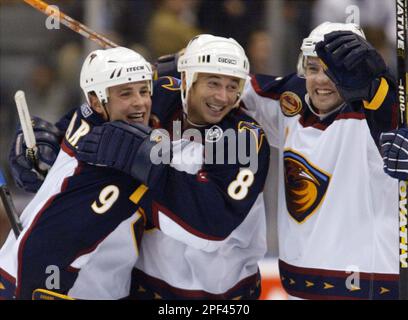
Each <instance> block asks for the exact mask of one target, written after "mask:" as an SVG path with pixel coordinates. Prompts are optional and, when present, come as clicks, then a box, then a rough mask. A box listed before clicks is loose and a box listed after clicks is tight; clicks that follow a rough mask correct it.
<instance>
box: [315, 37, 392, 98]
mask: <svg viewBox="0 0 408 320" xmlns="http://www.w3.org/2000/svg"><path fill="white" fill-rule="evenodd" d="M316 53H317V55H318V56H319V58H320V59H321V60H323V62H324V63H325V64H326V66H327V70H325V72H326V74H327V75H328V76H329V78H330V79H331V80H332V81H333V82H334V84H335V85H336V87H337V89H338V90H339V93H340V95H341V96H342V97H343V99H344V100H345V101H347V102H353V101H358V100H360V101H361V100H367V101H371V99H372V98H373V97H374V95H375V93H376V91H377V89H378V86H379V84H380V79H379V78H380V76H381V75H384V74H385V73H386V70H387V66H386V65H385V62H384V60H383V59H382V57H381V55H380V54H379V53H378V52H377V50H376V49H375V48H374V47H373V46H372V45H371V44H370V43H368V42H367V41H366V40H365V39H364V38H362V37H360V36H358V35H357V34H355V33H353V32H351V31H334V32H331V33H329V34H327V35H325V36H324V41H320V42H319V43H317V44H316Z"/></svg>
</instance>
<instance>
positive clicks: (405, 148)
mask: <svg viewBox="0 0 408 320" xmlns="http://www.w3.org/2000/svg"><path fill="white" fill-rule="evenodd" d="M380 144H381V154H382V156H383V159H384V171H385V173H386V174H388V175H390V176H391V177H393V178H397V179H400V180H405V181H407V180H408V128H400V129H398V130H393V131H390V132H385V133H383V134H381V136H380Z"/></svg>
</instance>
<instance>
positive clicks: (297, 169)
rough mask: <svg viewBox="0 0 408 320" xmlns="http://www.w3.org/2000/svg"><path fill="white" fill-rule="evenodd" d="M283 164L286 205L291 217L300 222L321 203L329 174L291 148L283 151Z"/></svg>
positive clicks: (328, 180)
mask: <svg viewBox="0 0 408 320" xmlns="http://www.w3.org/2000/svg"><path fill="white" fill-rule="evenodd" d="M284 165H285V193H286V205H287V208H288V211H289V214H290V215H291V216H292V218H293V219H295V220H296V221H297V222H298V223H302V222H304V221H305V220H306V219H308V218H309V217H310V216H311V215H312V214H313V213H314V212H315V211H316V209H317V208H318V207H319V206H320V204H321V203H322V201H323V198H324V195H325V194H326V191H327V187H328V185H329V182H330V178H331V176H330V175H329V174H328V173H325V172H323V171H322V170H321V169H318V168H316V166H313V165H312V164H310V163H309V162H308V161H307V160H306V159H305V158H304V157H303V156H302V155H300V154H299V153H296V152H294V151H293V150H286V151H285V152H284Z"/></svg>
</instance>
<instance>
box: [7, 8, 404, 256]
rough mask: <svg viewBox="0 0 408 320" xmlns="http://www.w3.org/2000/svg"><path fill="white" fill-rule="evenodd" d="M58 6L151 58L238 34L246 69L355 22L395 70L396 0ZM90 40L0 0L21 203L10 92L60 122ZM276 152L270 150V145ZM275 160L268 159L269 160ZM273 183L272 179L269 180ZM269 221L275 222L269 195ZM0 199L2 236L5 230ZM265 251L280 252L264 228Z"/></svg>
mask: <svg viewBox="0 0 408 320" xmlns="http://www.w3.org/2000/svg"><path fill="white" fill-rule="evenodd" d="M48 3H49V4H53V5H56V6H58V8H59V10H61V11H62V12H64V13H66V14H68V15H69V16H71V17H72V18H74V19H76V20H78V21H80V22H83V23H84V24H86V25H87V26H89V27H90V28H92V29H94V30H95V31H97V32H99V33H102V34H103V35H105V36H106V37H108V38H110V39H111V40H113V41H114V42H116V43H118V44H120V45H123V46H127V47H130V48H132V49H134V50H136V51H138V52H139V53H141V54H142V55H143V56H145V57H146V58H147V59H149V60H150V61H151V62H153V61H155V59H156V58H157V57H159V56H161V55H163V54H168V53H173V52H177V51H179V50H180V49H181V48H183V47H184V46H185V45H186V44H187V43H188V41H189V40H190V39H191V38H192V37H193V36H194V35H196V34H200V33H211V34H214V35H219V36H228V37H233V38H235V39H236V40H237V41H238V42H239V43H241V45H243V46H244V47H245V49H246V52H247V55H248V57H249V60H250V63H251V72H252V73H266V74H274V75H285V74H288V73H291V72H295V71H296V62H297V57H298V54H299V48H300V45H301V42H302V39H303V38H304V37H306V36H307V35H308V34H309V33H310V31H311V30H312V29H313V28H314V27H315V26H317V25H318V24H319V23H321V22H324V21H332V22H356V23H359V24H361V25H362V27H363V28H364V31H365V33H366V36H367V38H368V40H369V41H370V42H371V43H372V44H373V45H374V46H375V47H376V48H377V49H379V50H380V52H381V53H382V54H383V56H384V58H385V60H386V61H387V62H388V64H389V65H390V67H391V69H393V70H395V64H396V62H395V60H396V59H395V57H394V56H395V53H394V51H395V49H394V47H395V31H394V30H395V7H394V6H395V1H394V0H48ZM96 48H97V47H96V46H95V44H93V43H92V42H91V41H89V40H87V39H85V38H83V37H81V36H80V35H78V34H77V33H74V32H73V31H71V30H69V29H67V28H66V27H65V26H63V25H60V28H59V29H47V24H46V16H45V15H43V14H42V13H40V12H38V11H36V10H35V9H33V8H32V7H30V6H28V5H27V4H25V3H24V2H23V1H22V0H0V128H1V129H0V166H1V168H2V169H3V170H4V171H5V172H6V177H7V180H8V183H9V185H10V188H11V189H12V193H13V196H14V199H15V202H16V206H17V208H18V210H19V211H21V210H22V209H23V207H24V205H25V204H26V203H27V201H28V200H29V199H30V197H31V195H29V194H26V193H24V192H22V191H19V190H18V189H16V188H15V186H14V184H13V183H12V180H11V177H10V174H9V171H8V170H9V168H8V164H7V155H8V151H9V147H10V143H11V142H12V139H13V136H14V132H15V129H16V126H17V112H16V109H15V105H14V100H13V97H14V93H15V92H16V90H18V89H22V90H24V91H25V93H26V97H27V101H28V105H29V109H30V112H31V115H35V116H40V117H43V118H45V119H46V120H48V121H51V122H55V121H57V120H58V119H59V118H60V117H61V116H62V115H63V114H64V113H65V112H66V111H68V110H69V109H71V108H73V107H75V106H78V104H80V103H81V102H82V101H83V96H82V91H81V90H80V87H79V72H80V68H81V64H82V60H83V58H84V57H85V56H86V54H87V53H88V52H89V51H90V50H93V49H96ZM272 154H273V153H272ZM271 161H272V162H271V163H272V165H273V164H274V161H276V159H275V160H274V158H272V160H271ZM268 183H269V185H270V188H271V190H276V189H275V188H276V181H274V180H273V178H271V179H270V181H268ZM268 206H269V207H268V221H269V222H268V224H269V225H268V227H269V228H271V229H274V228H275V224H276V221H275V220H274V219H276V217H275V216H274V215H273V212H274V210H273V208H274V200H273V199H269V201H268ZM1 210H2V207H1V205H0V244H1V243H2V238H4V236H5V234H6V232H5V230H6V229H7V228H8V223H6V222H5V217H4V213H3V214H2V213H1ZM268 236H269V237H270V238H269V251H270V252H269V254H270V255H272V256H276V255H277V244H276V233H274V232H269V233H268Z"/></svg>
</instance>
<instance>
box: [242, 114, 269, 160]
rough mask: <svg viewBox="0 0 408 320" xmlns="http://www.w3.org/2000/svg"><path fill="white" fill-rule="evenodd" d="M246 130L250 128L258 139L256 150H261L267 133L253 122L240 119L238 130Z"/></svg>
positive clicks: (256, 139)
mask: <svg viewBox="0 0 408 320" xmlns="http://www.w3.org/2000/svg"><path fill="white" fill-rule="evenodd" d="M244 130H248V131H249V132H250V133H251V134H252V135H253V137H254V138H255V141H256V150H257V151H258V152H259V150H260V149H261V146H262V142H263V140H264V137H265V133H264V131H263V130H262V128H261V127H260V126H259V125H258V124H256V123H253V122H247V121H240V122H239V123H238V132H243V131H244Z"/></svg>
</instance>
